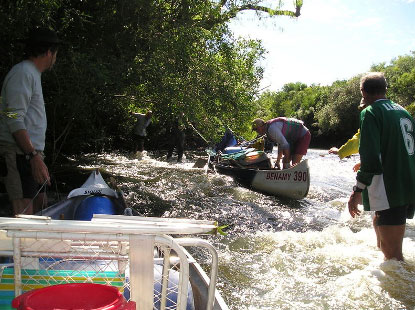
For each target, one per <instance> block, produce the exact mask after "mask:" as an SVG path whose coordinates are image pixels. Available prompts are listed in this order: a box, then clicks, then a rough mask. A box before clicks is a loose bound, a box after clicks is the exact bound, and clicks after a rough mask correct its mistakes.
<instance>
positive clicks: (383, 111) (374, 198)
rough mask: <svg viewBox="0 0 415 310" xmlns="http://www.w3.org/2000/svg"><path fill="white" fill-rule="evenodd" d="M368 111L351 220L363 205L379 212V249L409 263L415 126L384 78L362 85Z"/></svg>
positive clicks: (378, 74) (362, 120) (363, 116)
mask: <svg viewBox="0 0 415 310" xmlns="http://www.w3.org/2000/svg"><path fill="white" fill-rule="evenodd" d="M360 89H361V93H362V97H363V98H364V100H365V102H366V103H367V105H368V106H367V107H366V108H365V109H364V110H363V111H362V112H361V114H360V132H361V134H360V146H359V154H360V162H361V167H360V170H359V171H358V172H357V176H356V180H357V182H356V185H355V186H354V187H353V192H352V194H351V196H350V199H349V202H348V208H349V212H350V215H351V216H352V217H355V216H357V215H360V210H359V209H358V208H357V205H358V204H360V203H362V202H363V206H364V210H365V211H375V216H374V219H373V225H374V229H375V233H376V237H377V245H378V247H379V248H380V249H381V250H382V252H383V254H384V256H385V259H397V260H403V254H402V242H403V237H404V233H405V224H406V219H407V218H408V219H410V218H413V216H414V206H415V139H414V133H415V122H414V120H413V118H412V116H411V115H410V114H409V113H408V112H407V111H406V110H405V109H404V108H402V107H401V106H400V105H398V104H396V103H394V102H392V101H391V100H389V99H387V98H386V89H387V83H386V79H385V77H384V75H383V73H381V72H371V73H369V74H367V75H365V76H363V77H362V79H361V81H360Z"/></svg>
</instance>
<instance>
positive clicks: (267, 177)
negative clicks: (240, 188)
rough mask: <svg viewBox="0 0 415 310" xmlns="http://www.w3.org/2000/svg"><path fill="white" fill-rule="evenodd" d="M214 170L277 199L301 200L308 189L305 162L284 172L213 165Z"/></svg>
mask: <svg viewBox="0 0 415 310" xmlns="http://www.w3.org/2000/svg"><path fill="white" fill-rule="evenodd" d="M214 167H215V170H216V171H217V172H219V173H221V174H225V175H229V176H231V177H233V178H234V179H235V181H237V182H238V183H240V184H242V185H244V186H246V187H248V188H251V189H253V190H256V191H259V192H262V193H265V194H269V195H273V196H279V197H286V198H291V199H302V198H304V197H306V196H307V194H308V190H309V188H310V171H309V166H308V162H307V160H304V161H302V162H301V163H299V164H298V165H296V166H294V167H292V168H289V169H284V170H275V169H272V170H257V169H245V168H237V167H231V166H226V165H222V164H220V163H217V164H214Z"/></svg>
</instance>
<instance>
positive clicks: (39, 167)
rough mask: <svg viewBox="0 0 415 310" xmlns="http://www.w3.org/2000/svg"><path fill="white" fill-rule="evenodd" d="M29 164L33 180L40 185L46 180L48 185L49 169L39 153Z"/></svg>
mask: <svg viewBox="0 0 415 310" xmlns="http://www.w3.org/2000/svg"><path fill="white" fill-rule="evenodd" d="M30 166H31V167H32V175H33V178H34V179H35V181H36V182H37V183H38V184H40V185H43V184H44V183H45V182H47V184H48V185H49V186H50V176H49V170H48V167H46V165H45V163H44V162H43V159H42V157H41V156H40V155H36V156H34V157H33V158H32V159H31V160H30Z"/></svg>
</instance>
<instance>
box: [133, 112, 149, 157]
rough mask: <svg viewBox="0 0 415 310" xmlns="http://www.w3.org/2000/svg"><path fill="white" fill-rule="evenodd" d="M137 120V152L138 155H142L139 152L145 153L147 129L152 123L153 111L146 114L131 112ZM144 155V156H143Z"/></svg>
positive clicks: (135, 128)
mask: <svg viewBox="0 0 415 310" xmlns="http://www.w3.org/2000/svg"><path fill="white" fill-rule="evenodd" d="M131 115H133V116H134V117H135V118H136V123H135V126H134V135H135V139H136V141H135V143H134V144H135V152H136V155H140V154H138V153H137V152H140V153H142V152H144V140H145V138H146V136H147V130H146V129H147V127H148V125H150V123H151V116H152V115H153V112H152V111H147V113H146V114H141V113H135V112H131ZM141 155H142V154H141Z"/></svg>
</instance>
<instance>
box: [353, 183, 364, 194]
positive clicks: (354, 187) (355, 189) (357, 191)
mask: <svg viewBox="0 0 415 310" xmlns="http://www.w3.org/2000/svg"><path fill="white" fill-rule="evenodd" d="M353 191H354V192H355V193H361V192H363V189H362V188H360V187H357V186H356V185H355V186H353Z"/></svg>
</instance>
